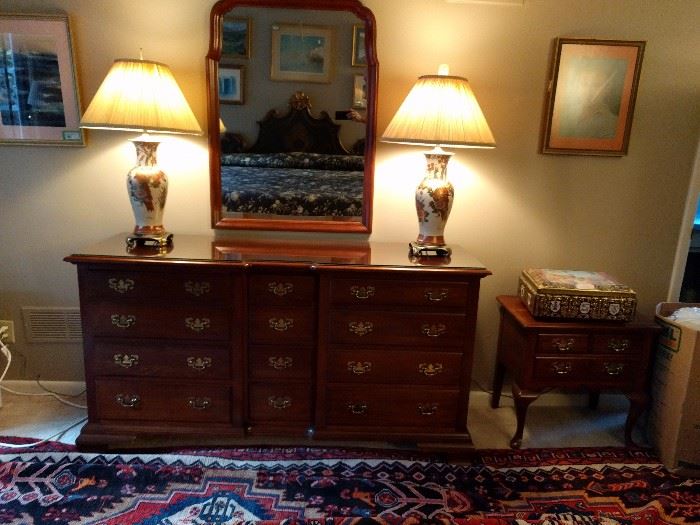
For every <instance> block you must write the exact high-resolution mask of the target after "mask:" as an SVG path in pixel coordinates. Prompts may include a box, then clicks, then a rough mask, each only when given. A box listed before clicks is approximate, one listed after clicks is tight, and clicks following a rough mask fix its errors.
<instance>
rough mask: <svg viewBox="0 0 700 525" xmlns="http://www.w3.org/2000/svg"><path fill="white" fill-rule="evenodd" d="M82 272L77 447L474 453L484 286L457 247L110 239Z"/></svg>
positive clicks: (82, 260) (84, 261)
mask: <svg viewBox="0 0 700 525" xmlns="http://www.w3.org/2000/svg"><path fill="white" fill-rule="evenodd" d="M66 261H68V262H71V263H74V264H75V265H76V266H77V270H78V283H79V290H80V308H81V317H82V326H83V350H84V363H85V380H86V385H87V404H88V422H87V424H86V425H85V426H84V427H83V429H82V431H81V434H80V436H79V438H78V440H77V443H78V445H79V446H80V447H81V448H84V449H86V448H102V447H121V446H138V445H139V444H140V443H147V442H148V440H149V439H152V438H155V439H162V438H165V437H177V439H178V441H179V442H180V443H181V442H183V441H184V442H191V443H193V444H196V443H200V442H201V441H202V440H206V442H207V443H219V442H220V443H227V442H230V441H231V440H238V439H243V440H244V441H245V440H256V441H262V440H264V439H266V438H281V439H284V440H286V441H289V442H300V441H301V440H304V441H309V440H314V439H323V440H339V439H342V440H363V441H390V442H408V443H412V444H416V445H419V446H424V447H426V448H442V447H445V448H449V447H458V448H459V447H470V446H471V445H472V444H471V438H470V436H469V431H468V429H467V412H468V403H469V384H470V378H471V367H472V359H473V350H474V349H473V345H474V332H475V326H476V315H477V305H478V298H479V286H480V280H481V279H482V278H484V277H486V276H487V275H489V274H490V272H489V271H488V270H487V269H486V268H484V267H483V265H481V264H480V263H479V262H478V261H477V260H475V259H474V258H472V257H471V256H469V255H468V254H466V253H464V251H463V250H462V249H460V248H459V247H455V248H453V254H452V256H451V257H449V258H421V259H416V258H411V257H409V255H408V245H403V244H390V243H358V244H351V243H325V244H324V243H314V244H313V245H310V244H309V243H301V242H296V243H295V242H293V241H284V242H283V241H273V240H269V241H264V242H262V241H251V240H247V241H240V240H222V239H216V238H214V237H208V236H187V235H178V236H177V237H176V238H175V240H174V243H173V246H172V247H169V248H167V249H164V250H158V249H145V248H135V249H130V250H127V247H126V245H125V243H124V236H116V237H113V238H112V239H108V240H107V241H105V242H102V243H99V244H97V245H95V246H91V247H88V248H86V249H84V250H82V251H80V252H79V253H75V254H73V255H71V256H69V257H66Z"/></svg>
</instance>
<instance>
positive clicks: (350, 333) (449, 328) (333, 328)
mask: <svg viewBox="0 0 700 525" xmlns="http://www.w3.org/2000/svg"><path fill="white" fill-rule="evenodd" d="M466 327H467V322H466V316H465V315H463V314H446V313H441V314H429V313H402V312H381V311H372V310H358V311H354V310H350V311H346V310H341V311H333V312H331V314H330V321H329V331H330V339H331V342H332V343H340V344H342V343H346V344H353V345H371V344H390V345H402V346H406V348H407V349H412V348H417V347H420V346H425V347H444V346H460V345H462V344H463V343H464V339H465V337H466Z"/></svg>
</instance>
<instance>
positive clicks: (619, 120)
mask: <svg viewBox="0 0 700 525" xmlns="http://www.w3.org/2000/svg"><path fill="white" fill-rule="evenodd" d="M644 46H645V42H642V41H622V40H591V39H574V38H558V39H556V40H555V49H554V54H553V61H552V66H551V76H550V79H549V86H548V94H547V102H546V115H545V119H544V126H543V134H542V141H541V151H542V153H551V154H565V155H609V156H622V155H626V154H627V149H628V146H629V138H630V130H631V128H632V116H633V114H634V104H635V100H636V98H637V88H638V86H639V77H640V72H641V66H642V58H643V56H644Z"/></svg>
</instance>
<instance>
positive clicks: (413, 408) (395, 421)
mask: <svg viewBox="0 0 700 525" xmlns="http://www.w3.org/2000/svg"><path fill="white" fill-rule="evenodd" d="M458 398H459V393H458V391H456V390H449V389H432V388H421V387H386V388H379V387H375V388H371V389H370V388H367V387H366V386H356V387H339V386H330V387H329V388H328V391H327V394H326V421H327V423H328V425H330V426H351V427H367V429H368V431H369V432H370V433H373V432H376V433H381V430H382V429H386V428H387V427H392V426H394V427H413V428H416V427H418V428H420V429H421V430H423V431H426V430H434V429H436V428H446V427H452V428H454V425H455V421H456V417H457V416H456V414H457V404H458V403H457V402H458Z"/></svg>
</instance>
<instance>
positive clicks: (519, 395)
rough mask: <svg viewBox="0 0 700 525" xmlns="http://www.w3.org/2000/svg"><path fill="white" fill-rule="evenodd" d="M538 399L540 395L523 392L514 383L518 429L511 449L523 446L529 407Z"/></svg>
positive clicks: (512, 440) (511, 441)
mask: <svg viewBox="0 0 700 525" xmlns="http://www.w3.org/2000/svg"><path fill="white" fill-rule="evenodd" d="M538 397H539V394H536V393H534V392H527V391H524V390H521V389H520V387H519V386H518V385H517V384H516V383H513V401H514V403H515V416H516V418H517V420H518V427H517V429H516V430H515V435H514V436H513V439H511V440H510V448H520V446H521V445H522V443H523V431H524V430H525V416H526V415H527V407H529V406H530V403H532V402H533V401H534V400H535V399H537V398H538Z"/></svg>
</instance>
